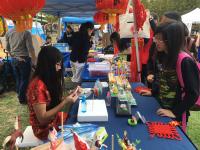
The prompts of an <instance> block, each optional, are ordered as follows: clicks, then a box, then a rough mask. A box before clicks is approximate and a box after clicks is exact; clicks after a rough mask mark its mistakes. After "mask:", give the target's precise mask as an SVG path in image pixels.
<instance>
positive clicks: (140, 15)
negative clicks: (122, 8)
mask: <svg viewBox="0 0 200 150" xmlns="http://www.w3.org/2000/svg"><path fill="white" fill-rule="evenodd" d="M133 2H134V6H135V7H134V12H135V18H136V25H137V30H138V31H139V30H140V29H142V26H143V24H144V22H145V21H146V17H147V14H146V11H145V8H144V5H143V4H142V3H141V2H140V0H133Z"/></svg>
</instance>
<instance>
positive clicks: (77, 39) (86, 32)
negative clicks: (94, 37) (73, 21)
mask: <svg viewBox="0 0 200 150" xmlns="http://www.w3.org/2000/svg"><path fill="white" fill-rule="evenodd" d="M93 29H94V25H93V23H91V22H86V23H83V24H81V27H80V29H79V31H78V32H75V33H74V34H73V36H72V52H71V54H70V61H71V66H72V73H73V77H72V82H77V83H79V82H80V81H81V73H82V70H83V68H84V65H85V62H86V61H87V57H88V53H89V49H90V48H91V46H92V43H91V40H90V38H91V34H92V33H93Z"/></svg>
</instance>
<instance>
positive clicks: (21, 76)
mask: <svg viewBox="0 0 200 150" xmlns="http://www.w3.org/2000/svg"><path fill="white" fill-rule="evenodd" d="M23 59H24V61H21V60H20V61H19V60H18V59H16V58H12V61H11V63H12V68H13V72H14V76H15V80H16V92H17V94H18V99H19V102H26V90H27V87H28V83H29V78H30V73H31V58H30V57H24V58H23Z"/></svg>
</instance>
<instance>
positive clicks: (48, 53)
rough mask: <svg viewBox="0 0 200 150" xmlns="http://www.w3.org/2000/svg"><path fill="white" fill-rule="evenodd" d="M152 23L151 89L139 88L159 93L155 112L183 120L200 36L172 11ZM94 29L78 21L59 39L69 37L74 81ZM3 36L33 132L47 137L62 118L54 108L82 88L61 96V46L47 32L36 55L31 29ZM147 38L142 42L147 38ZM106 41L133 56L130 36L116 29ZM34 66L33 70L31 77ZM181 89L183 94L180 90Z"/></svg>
mask: <svg viewBox="0 0 200 150" xmlns="http://www.w3.org/2000/svg"><path fill="white" fill-rule="evenodd" d="M150 24H151V29H152V31H153V36H152V37H151V38H152V40H153V42H152V43H151V45H150V49H149V58H148V61H147V63H146V64H144V65H145V66H144V68H143V69H145V71H144V72H146V73H145V74H144V75H143V77H144V78H143V79H144V80H145V81H144V83H145V84H148V86H149V88H151V89H152V90H151V91H143V92H142V93H141V94H142V95H143V96H155V97H156V98H157V100H158V101H159V103H160V106H161V108H159V109H158V110H157V114H158V115H160V116H167V117H170V118H174V119H176V120H178V121H181V120H182V115H183V114H184V113H185V112H186V114H187V115H186V116H187V118H188V117H189V110H190V108H191V107H192V106H193V105H194V104H195V102H196V101H197V99H198V97H199V87H200V86H199V85H200V80H199V70H198V67H197V64H196V61H197V60H196V57H197V53H196V52H197V51H196V47H195V46H194V44H195V42H196V43H198V42H199V37H198V38H196V39H193V38H192V37H189V34H188V30H187V27H186V26H185V25H184V23H183V22H182V21H181V17H180V16H179V14H178V13H176V12H167V13H165V14H164V15H163V16H162V18H161V20H160V22H159V23H158V17H157V16H156V15H155V14H153V15H152V17H151V18H150ZM93 31H94V24H93V23H91V22H86V23H83V24H81V26H80V29H79V31H78V32H74V31H73V29H72V28H71V27H70V26H67V30H66V32H65V33H64V37H63V39H61V40H60V41H59V42H66V43H68V44H69V46H70V49H71V50H72V51H71V54H70V63H71V67H72V72H73V77H72V82H73V83H74V84H76V85H79V84H80V83H81V73H82V71H83V68H84V65H85V63H86V62H87V58H88V57H90V56H92V55H91V54H90V53H89V49H90V48H91V47H92V41H91V36H92V34H93ZM6 40H7V47H6V50H7V51H8V52H9V54H10V56H11V57H12V66H13V70H14V73H15V77H16V91H17V94H18V99H19V102H20V103H21V104H26V103H28V107H29V111H30V124H31V125H32V128H33V132H34V134H35V136H36V137H38V138H39V139H42V140H46V139H47V136H48V132H49V129H50V128H51V127H52V126H54V127H55V128H57V129H58V125H59V123H60V118H59V116H58V112H59V111H61V109H62V108H63V107H64V106H65V105H70V104H72V103H74V102H75V101H76V100H77V99H78V97H79V95H80V93H81V88H80V87H79V86H77V89H76V90H74V91H72V92H71V93H69V95H68V96H66V97H65V96H63V84H64V80H63V79H64V77H63V72H64V68H63V58H62V54H61V52H59V50H58V49H57V48H55V47H52V46H51V37H50V36H47V41H46V43H45V45H44V46H43V47H42V48H41V51H40V53H39V55H38V58H37V61H36V57H35V53H34V48H33V45H32V39H31V34H30V32H28V31H24V32H20V33H18V32H16V30H15V29H12V30H10V31H9V32H8V33H7V34H6ZM145 40H146V42H144V44H146V43H148V41H149V40H150V39H145ZM110 41H111V47H112V48H113V52H112V53H113V54H123V55H127V61H130V60H131V59H130V57H131V43H130V39H121V38H120V35H119V33H117V32H113V33H112V34H111V36H110ZM198 46H199V45H198ZM181 52H184V53H187V54H189V55H191V56H192V54H191V53H193V56H192V57H193V59H192V58H189V57H188V58H185V59H183V61H182V62H181V66H180V67H181V71H182V72H181V74H182V78H183V82H184V85H185V86H184V89H182V88H183V87H181V85H180V81H179V79H178V75H177V72H176V69H177V61H178V57H179V54H180V53H181ZM32 66H33V67H34V70H35V71H34V72H33V74H32V77H31V79H30V75H31V67H32ZM29 79H30V80H29ZM183 90H184V93H185V94H184V96H182V94H183Z"/></svg>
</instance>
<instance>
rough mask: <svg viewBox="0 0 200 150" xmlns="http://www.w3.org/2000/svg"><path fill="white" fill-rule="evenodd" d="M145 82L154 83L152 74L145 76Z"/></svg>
mask: <svg viewBox="0 0 200 150" xmlns="http://www.w3.org/2000/svg"><path fill="white" fill-rule="evenodd" d="M147 81H148V82H149V83H152V82H153V81H154V75H153V74H149V75H148V76H147Z"/></svg>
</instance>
